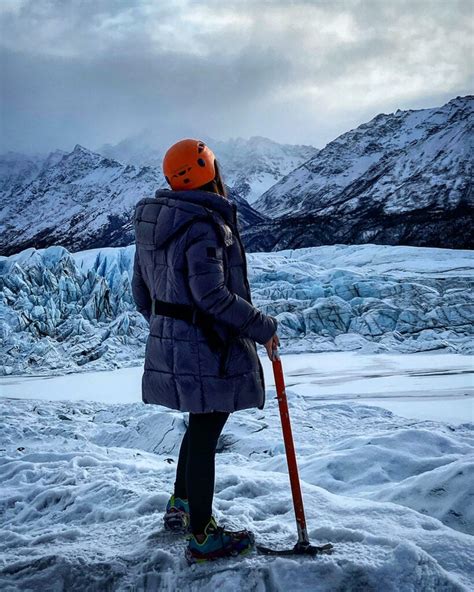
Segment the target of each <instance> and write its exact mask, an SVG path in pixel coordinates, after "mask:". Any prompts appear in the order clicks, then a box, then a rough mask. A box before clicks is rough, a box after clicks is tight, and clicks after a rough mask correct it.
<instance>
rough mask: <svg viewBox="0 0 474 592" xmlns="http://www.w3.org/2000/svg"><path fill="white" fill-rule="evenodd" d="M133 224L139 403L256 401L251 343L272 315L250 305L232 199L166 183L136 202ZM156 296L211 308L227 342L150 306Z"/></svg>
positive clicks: (259, 378) (208, 407)
mask: <svg viewBox="0 0 474 592" xmlns="http://www.w3.org/2000/svg"><path fill="white" fill-rule="evenodd" d="M134 225H135V239H136V252H135V264H134V274H133V280H132V290H133V296H134V300H135V302H136V305H137V308H138V310H139V311H140V312H141V313H142V314H143V315H144V316H145V318H146V319H147V320H148V321H149V324H150V325H149V326H150V334H149V337H148V341H147V345H146V354H145V365H144V373H143V379H142V398H143V401H144V402H145V403H154V404H158V405H164V406H166V407H169V408H171V409H179V410H181V411H190V412H192V413H207V412H210V411H227V412H233V411H237V410H239V409H246V408H250V407H258V408H260V409H262V408H263V406H264V403H265V382H264V377H263V369H262V364H261V362H260V359H259V357H258V355H257V348H256V345H255V342H258V343H260V344H265V343H266V342H267V341H268V340H269V339H270V338H271V337H272V336H273V335H274V334H275V332H276V329H277V324H278V323H277V320H276V319H275V318H274V317H272V316H269V315H265V314H263V313H262V312H261V311H259V310H258V309H257V308H255V307H254V306H253V304H252V301H251V295H250V287H249V283H248V279H247V263H246V257H245V251H244V248H243V245H242V242H241V239H240V235H239V231H238V228H237V209H236V206H235V204H233V203H232V202H230V201H229V200H228V199H226V198H225V197H223V196H221V195H218V194H216V193H212V192H209V191H202V190H188V191H171V190H168V189H162V190H158V191H157V192H156V195H155V197H154V198H145V199H142V200H141V201H139V202H138V204H137V205H136V209H135V218H134ZM152 299H158V300H162V301H163V300H164V301H166V302H171V303H179V304H188V305H194V306H196V307H197V308H198V309H199V310H201V311H203V312H205V313H207V315H209V316H207V317H206V318H209V319H210V320H211V323H212V328H213V330H214V331H216V332H217V334H218V335H219V337H220V338H221V339H222V340H223V342H224V343H225V347H223V348H222V350H221V351H218V350H216V349H215V348H214V347H211V345H212V344H211V345H210V342H209V341H208V339H207V337H206V331H203V329H202V328H201V327H200V326H199V325H197V324H195V323H194V324H193V323H191V322H188V321H186V320H183V319H176V318H172V317H169V316H163V315H160V314H152V307H151V305H152Z"/></svg>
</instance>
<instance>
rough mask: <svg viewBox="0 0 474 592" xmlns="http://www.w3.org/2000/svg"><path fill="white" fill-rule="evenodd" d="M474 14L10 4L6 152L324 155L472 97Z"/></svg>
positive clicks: (328, 5) (316, 5)
mask: <svg viewBox="0 0 474 592" xmlns="http://www.w3.org/2000/svg"><path fill="white" fill-rule="evenodd" d="M471 13H472V4H471V3H470V2H464V1H461V0H460V1H456V0H451V1H450V2H441V1H439V2H438V1H436V0H434V1H433V0H425V1H421V0H411V1H405V0H398V1H396V0H392V1H391V2H385V1H384V0H359V1H357V0H353V1H337V0H334V1H332V2H329V1H325V2H324V1H313V2H310V1H295V2H282V1H279V0H271V1H263V0H255V1H250V0H249V1H244V0H240V1H232V0H230V1H226V2H222V1H220V2H218V1H217V0H203V2H199V3H198V2H192V1H186V0H175V1H174V2H171V1H165V0H161V1H159V2H158V1H155V0H142V1H140V2H139V1H131V0H130V1H125V0H124V1H116V0H40V1H38V0H36V1H33V0H3V3H2V4H1V6H0V25H1V29H2V42H1V43H2V45H1V56H0V57H1V66H2V111H1V124H2V146H1V149H2V150H6V149H17V150H25V151H34V150H40V151H43V150H48V149H51V148H54V147H63V148H71V147H72V146H73V145H74V144H75V143H76V142H79V143H82V144H85V145H86V146H90V147H96V146H99V145H100V144H102V143H105V142H116V141H119V140H120V139H122V138H123V137H125V136H128V135H132V134H134V133H136V132H138V131H140V130H142V129H147V130H150V133H152V134H154V135H155V136H156V137H157V138H159V139H160V140H162V141H173V140H175V139H178V138H180V137H184V136H191V135H195V136H199V135H208V136H214V137H218V138H226V137H229V136H244V137H246V136H250V135H256V134H259V135H266V136H269V137H271V138H274V139H276V140H279V141H287V142H295V143H296V142H299V143H311V144H314V145H318V146H321V145H323V144H324V143H326V142H327V141H329V140H331V139H333V138H334V137H335V136H336V135H338V134H339V133H341V132H343V131H346V130H347V129H348V128H350V127H353V126H354V125H357V124H359V123H361V122H362V121H364V120H366V119H368V118H370V117H372V116H374V115H376V114H377V113H379V112H381V111H385V112H389V111H392V110H395V109H397V108H399V107H400V108H419V107H428V106H434V105H436V104H438V103H442V102H443V101H445V100H448V99H449V98H451V97H452V96H456V95H458V94H466V93H468V92H470V90H471V86H470V85H471V82H470V80H471V78H470V77H471V65H470V64H471V58H472V42H471V38H472V31H471V30H470V28H472V18H471V17H472V14H471Z"/></svg>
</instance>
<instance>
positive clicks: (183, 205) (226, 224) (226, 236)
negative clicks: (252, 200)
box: [134, 189, 237, 249]
mask: <svg viewBox="0 0 474 592" xmlns="http://www.w3.org/2000/svg"><path fill="white" fill-rule="evenodd" d="M236 213H237V206H236V205H235V204H234V203H232V202H231V201H229V200H228V199H227V198H225V197H223V196H222V195H218V194H217V193H212V192H211V191H202V190H198V189H194V190H188V191H172V190H171V189H158V190H157V191H156V193H155V197H145V198H144V199H141V200H140V201H139V202H138V203H137V205H136V207H135V218H134V226H135V240H136V243H137V244H139V245H140V246H141V247H142V248H145V249H146V248H148V249H152V248H160V247H163V246H164V245H165V243H167V242H168V241H169V240H170V239H171V238H172V237H173V236H175V235H176V234H178V233H179V232H180V231H182V230H184V227H185V226H187V225H189V224H191V223H193V222H194V221H195V220H197V219H207V220H209V219H210V220H211V221H213V222H214V223H215V224H216V226H217V228H218V229H219V231H220V233H221V235H222V238H223V240H224V242H225V244H226V245H230V244H232V242H233V236H232V230H231V228H232V227H233V226H234V225H235V224H236Z"/></svg>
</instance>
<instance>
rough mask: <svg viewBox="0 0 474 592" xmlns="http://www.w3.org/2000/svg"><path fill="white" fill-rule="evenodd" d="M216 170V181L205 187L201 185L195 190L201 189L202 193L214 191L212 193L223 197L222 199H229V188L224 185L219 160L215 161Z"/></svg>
mask: <svg viewBox="0 0 474 592" xmlns="http://www.w3.org/2000/svg"><path fill="white" fill-rule="evenodd" d="M214 168H215V169H216V176H215V177H214V179H213V180H212V181H209V183H206V184H205V185H201V187H195V189H201V190H202V191H212V193H218V194H219V195H222V197H226V198H227V188H226V186H225V184H224V180H223V179H222V174H221V171H220V167H219V164H218V163H217V160H214Z"/></svg>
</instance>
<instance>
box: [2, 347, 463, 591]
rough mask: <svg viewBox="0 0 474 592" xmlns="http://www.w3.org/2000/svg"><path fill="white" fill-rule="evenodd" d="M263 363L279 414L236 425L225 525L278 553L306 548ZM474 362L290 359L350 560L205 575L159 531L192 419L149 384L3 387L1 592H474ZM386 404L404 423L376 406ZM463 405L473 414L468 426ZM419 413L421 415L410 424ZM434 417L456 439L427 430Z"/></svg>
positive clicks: (300, 444)
mask: <svg viewBox="0 0 474 592" xmlns="http://www.w3.org/2000/svg"><path fill="white" fill-rule="evenodd" d="M262 362H263V366H264V370H265V375H266V382H267V402H266V405H265V408H264V410H262V411H260V410H258V409H252V410H247V411H243V412H239V413H235V414H233V415H232V416H231V418H230V419H229V422H228V424H227V426H226V427H225V429H224V432H223V435H222V436H221V438H220V441H219V454H218V455H217V481H216V496H215V514H216V516H217V517H218V519H219V520H221V521H224V522H225V523H226V524H228V525H234V526H241V527H242V526H244V527H248V528H251V529H253V530H254V531H255V533H256V537H257V539H258V541H259V542H261V543H262V544H265V545H270V546H274V547H280V548H281V547H288V546H292V545H293V544H294V542H295V524H294V516H293V510H292V503H291V495H290V488H289V484H288V477H287V474H286V461H285V456H284V447H283V443H282V438H281V428H280V423H279V416H278V408H277V404H276V401H275V399H274V397H275V391H274V386H273V382H272V379H271V378H272V377H271V363H270V361H269V360H268V358H266V359H262ZM469 362H470V360H469V359H468V358H467V356H459V355H452V354H442V353H435V354H430V355H427V354H414V355H413V354H412V355H400V354H393V355H383V354H382V355H363V354H358V353H326V354H299V355H291V354H286V355H283V354H282V363H283V369H284V373H285V377H286V383H287V394H288V397H289V402H290V411H291V418H292V423H293V431H294V436H295V442H296V448H297V454H298V458H299V467H300V474H301V479H302V488H303V495H304V500H305V508H306V514H307V520H308V525H309V534H310V538H311V540H312V541H313V542H314V543H324V542H327V541H331V542H332V543H333V544H334V546H335V552H334V554H333V555H331V556H323V557H318V558H316V559H309V558H302V557H300V558H268V557H263V556H258V555H256V554H255V553H254V554H252V555H250V556H248V557H246V558H243V559H238V560H232V561H229V562H225V561H219V562H216V563H214V564H212V565H207V566H197V567H195V568H189V567H188V566H187V564H186V563H185V560H184V557H183V551H184V547H185V544H186V541H185V539H184V538H183V537H179V536H177V537H176V536H172V535H169V534H167V533H165V532H164V531H163V528H162V514H163V510H164V507H165V505H166V501H167V499H168V497H169V494H170V492H171V490H172V486H173V481H174V474H175V469H176V461H177V453H178V447H179V443H180V438H181V437H182V434H183V432H184V429H185V423H186V420H187V415H186V414H181V413H179V412H175V411H170V410H167V409H164V408H162V407H157V406H148V405H143V404H142V403H141V402H140V383H139V379H140V376H141V367H138V368H134V369H132V368H127V369H120V370H115V371H106V372H94V373H82V374H71V375H68V376H61V377H51V378H44V377H41V378H39V377H37V378H33V377H21V378H20V377H13V376H10V377H4V378H3V379H2V380H1V382H0V386H1V389H2V397H1V398H0V415H1V423H0V448H1V450H0V453H1V457H0V481H1V482H2V489H1V493H0V512H1V514H2V527H1V531H0V553H2V555H1V558H0V562H1V563H0V588H1V589H5V590H20V589H21V590H44V589H48V590H49V589H52V590H53V589H54V590H62V589H66V590H72V589H74V590H101V591H102V590H107V589H108V590H149V591H152V590H168V591H175V590H232V591H233V590H240V589H244V590H255V591H263V590H268V591H274V590H275V591H281V592H286V591H287V590H289V589H292V590H295V591H297V590H298V591H299V590H302V591H303V590H304V591H305V592H307V591H308V590H318V591H327V592H333V591H340V592H345V591H347V590H360V591H362V590H363V591H364V592H365V591H383V592H386V591H388V592H392V591H393V592H405V591H407V592H408V591H415V590H416V591H417V592H418V591H421V592H423V591H433V592H437V591H438V590H444V591H451V590H453V591H455V590H466V591H467V590H471V589H472V588H473V586H474V569H473V567H472V566H473V565H474V538H473V536H472V535H473V534H474V500H473V497H474V496H473V495H472V494H473V489H472V483H473V481H474V422H473V417H472V401H473V399H472V396H473V393H472V378H471V375H470V374H469V372H471V370H472V367H471V365H470V363H469ZM446 375H448V377H449V381H451V382H448V383H446V382H444V377H445V376H446ZM449 384H451V387H449ZM350 393H352V397H351V398H352V399H365V400H364V401H363V402H364V403H370V406H369V405H367V404H361V402H360V401H359V402H356V401H355V400H349V399H348V397H349V394H350ZM428 395H429V397H430V398H429V400H427V396H428ZM380 396H383V397H384V399H383V404H384V405H386V406H388V407H390V405H392V404H393V403H396V402H399V403H400V404H402V405H403V408H402V411H403V415H405V416H406V417H400V416H397V415H394V414H393V413H392V412H391V411H389V410H387V409H383V408H381V407H374V406H372V403H373V402H374V399H373V397H380ZM460 397H462V399H461V400H463V401H464V402H465V406H464V407H463V409H462V410H461V409H459V410H458V411H457V412H456V411H454V412H453V401H455V400H458V399H459V398H460ZM60 399H63V400H60ZM324 399H327V400H324ZM342 399H346V400H342ZM414 399H415V400H417V401H423V404H422V407H421V408H422V409H424V412H419V413H411V410H412V407H411V405H412V401H413V400H414ZM433 401H434V402H438V403H439V404H440V405H442V406H443V407H444V410H445V418H444V419H445V421H444V422H443V421H436V420H433V419H429V418H430V417H431V414H432V410H431V405H432V402H433ZM469 409H470V410H471V411H470V412H471V415H470V416H469ZM441 413H442V412H441ZM450 414H452V415H453V416H452V417H450ZM464 414H466V415H464ZM423 417H425V419H423ZM441 417H442V415H441Z"/></svg>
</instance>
